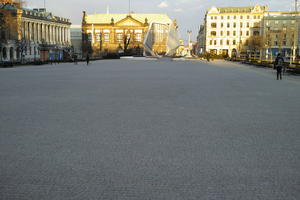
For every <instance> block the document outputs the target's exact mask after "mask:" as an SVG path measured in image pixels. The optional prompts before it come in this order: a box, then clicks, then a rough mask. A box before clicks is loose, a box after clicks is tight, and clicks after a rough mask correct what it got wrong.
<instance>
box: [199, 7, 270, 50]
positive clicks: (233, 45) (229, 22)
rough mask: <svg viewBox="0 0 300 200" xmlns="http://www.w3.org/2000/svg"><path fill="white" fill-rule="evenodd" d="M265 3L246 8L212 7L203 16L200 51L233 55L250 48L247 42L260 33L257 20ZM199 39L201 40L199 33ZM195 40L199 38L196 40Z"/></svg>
mask: <svg viewBox="0 0 300 200" xmlns="http://www.w3.org/2000/svg"><path fill="white" fill-rule="evenodd" d="M267 10H268V7H267V6H260V5H256V6H253V7H251V6H249V7H223V8H218V7H212V8H210V9H209V10H208V11H207V13H206V15H205V20H204V21H205V24H204V29H203V30H201V32H200V33H201V34H203V33H204V34H205V41H201V42H200V44H201V43H204V45H203V48H204V51H206V52H210V53H213V54H224V55H229V56H237V55H238V54H241V53H242V52H245V51H247V50H250V49H253V50H254V47H252V46H253V45H252V44H251V42H252V41H254V39H255V37H256V36H257V37H258V36H261V33H262V24H261V20H262V18H263V16H264V13H265V12H266V11H267ZM199 39H203V37H202V36H199ZM198 42H199V41H198Z"/></svg>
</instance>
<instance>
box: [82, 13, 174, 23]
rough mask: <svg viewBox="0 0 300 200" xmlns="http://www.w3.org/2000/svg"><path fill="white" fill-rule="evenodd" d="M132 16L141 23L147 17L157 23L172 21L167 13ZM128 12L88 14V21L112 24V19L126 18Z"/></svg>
mask: <svg viewBox="0 0 300 200" xmlns="http://www.w3.org/2000/svg"><path fill="white" fill-rule="evenodd" d="M130 15H131V17H132V18H134V19H136V20H138V21H140V22H141V23H144V22H145V19H146V18H147V19H148V23H151V22H157V23H172V20H171V19H170V17H169V16H168V15H166V14H137V13H132V14H130ZM127 16H128V14H91V15H90V14H86V23H88V24H110V23H111V19H112V18H113V19H114V21H115V23H116V22H118V21H121V20H122V19H124V18H126V17H127Z"/></svg>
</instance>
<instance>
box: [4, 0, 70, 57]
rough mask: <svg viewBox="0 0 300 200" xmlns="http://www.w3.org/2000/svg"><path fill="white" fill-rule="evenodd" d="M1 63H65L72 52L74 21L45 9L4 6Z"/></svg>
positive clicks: (12, 4)
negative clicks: (59, 61) (71, 26)
mask: <svg viewBox="0 0 300 200" xmlns="http://www.w3.org/2000/svg"><path fill="white" fill-rule="evenodd" d="M0 18H2V20H3V22H4V24H3V26H2V27H1V31H0V32H1V42H0V46H1V48H0V60H1V61H4V62H5V61H10V62H30V61H38V60H42V61H46V60H62V59H63V58H64V57H65V56H66V55H67V54H68V51H69V49H70V45H71V43H70V25H71V23H70V21H69V19H65V18H62V17H57V16H54V15H52V13H50V12H46V10H45V9H32V10H31V9H25V8H19V7H17V6H16V4H14V3H11V2H8V3H4V4H1V5H0Z"/></svg>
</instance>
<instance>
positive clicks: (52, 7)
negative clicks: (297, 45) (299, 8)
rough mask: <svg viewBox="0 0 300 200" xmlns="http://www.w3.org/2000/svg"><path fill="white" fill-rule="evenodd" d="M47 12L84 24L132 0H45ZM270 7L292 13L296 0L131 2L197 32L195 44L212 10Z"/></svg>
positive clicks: (37, 2)
mask: <svg viewBox="0 0 300 200" xmlns="http://www.w3.org/2000/svg"><path fill="white" fill-rule="evenodd" d="M45 1H46V8H47V10H48V11H50V12H52V13H53V14H54V15H56V16H61V17H65V18H69V19H71V22H72V24H74V25H77V24H81V20H82V11H86V12H87V13H88V14H94V13H106V10H107V7H109V10H110V13H128V11H129V3H128V2H129V0H45ZM256 4H260V5H268V6H269V10H271V11H290V10H291V9H294V0H131V11H132V12H135V13H165V14H168V15H169V17H170V18H171V19H176V20H177V23H178V25H179V34H180V37H181V38H182V39H183V40H185V41H186V40H187V38H188V35H187V30H191V31H192V32H193V35H192V36H193V37H192V39H193V40H194V41H195V40H196V36H197V33H198V30H199V25H200V24H202V23H203V19H204V15H205V12H206V10H207V9H208V8H210V7H212V6H219V7H227V6H254V5H256ZM26 7H29V8H42V7H44V0H27V1H26Z"/></svg>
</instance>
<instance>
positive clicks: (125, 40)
mask: <svg viewBox="0 0 300 200" xmlns="http://www.w3.org/2000/svg"><path fill="white" fill-rule="evenodd" d="M130 41H131V35H130V34H128V35H127V34H125V35H124V39H123V42H124V52H125V53H126V52H127V50H128V46H129V44H130Z"/></svg>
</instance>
